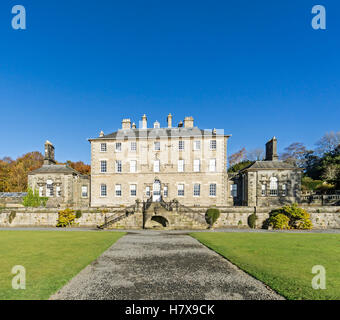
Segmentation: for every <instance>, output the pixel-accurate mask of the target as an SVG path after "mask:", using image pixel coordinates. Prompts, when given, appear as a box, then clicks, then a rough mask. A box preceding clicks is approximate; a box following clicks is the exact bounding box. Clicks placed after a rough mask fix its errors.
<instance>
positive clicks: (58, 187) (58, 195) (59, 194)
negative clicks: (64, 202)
mask: <svg viewBox="0 0 340 320" xmlns="http://www.w3.org/2000/svg"><path fill="white" fill-rule="evenodd" d="M55 193H56V196H57V197H58V198H60V197H61V188H60V186H57V187H55Z"/></svg>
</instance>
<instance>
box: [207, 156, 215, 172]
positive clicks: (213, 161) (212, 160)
mask: <svg viewBox="0 0 340 320" xmlns="http://www.w3.org/2000/svg"><path fill="white" fill-rule="evenodd" d="M209 171H210V172H215V171H216V159H210V161H209Z"/></svg>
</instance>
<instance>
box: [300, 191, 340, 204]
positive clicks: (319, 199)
mask: <svg viewBox="0 0 340 320" xmlns="http://www.w3.org/2000/svg"><path fill="white" fill-rule="evenodd" d="M301 203H308V204H321V205H334V206H336V205H340V194H326V195H320V194H311V195H303V196H301Z"/></svg>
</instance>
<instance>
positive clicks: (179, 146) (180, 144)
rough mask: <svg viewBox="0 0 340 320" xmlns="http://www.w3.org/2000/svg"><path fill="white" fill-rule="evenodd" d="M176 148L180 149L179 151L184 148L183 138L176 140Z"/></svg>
mask: <svg viewBox="0 0 340 320" xmlns="http://www.w3.org/2000/svg"><path fill="white" fill-rule="evenodd" d="M178 150H181V151H183V150H184V141H183V140H180V141H178Z"/></svg>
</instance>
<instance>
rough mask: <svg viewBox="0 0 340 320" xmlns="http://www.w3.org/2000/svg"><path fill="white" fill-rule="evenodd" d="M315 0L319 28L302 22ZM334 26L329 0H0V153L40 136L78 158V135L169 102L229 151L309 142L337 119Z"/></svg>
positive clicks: (32, 146) (61, 155)
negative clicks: (19, 16) (222, 136)
mask: <svg viewBox="0 0 340 320" xmlns="http://www.w3.org/2000/svg"><path fill="white" fill-rule="evenodd" d="M16 4H22V5H24V6H25V8H26V11H27V29H26V30H20V31H18V30H14V29H12V27H11V19H12V16H13V15H12V14H11V9H12V6H14V5H16ZM315 4H322V5H324V6H325V7H326V10H327V30H318V31H316V30H313V29H312V27H311V19H312V14H311V9H312V7H313V5H315ZM339 27H340V3H339V1H336V0H333V1H329V0H320V1H317V2H316V1H309V0H299V1H293V0H284V1H283V0H276V1H272V0H271V1H269V0H268V1H265V0H257V1H254V0H248V1H246V0H243V1H242V0H238V1H236V0H235V1H227V0H224V1H214V0H211V1H197V0H196V1H183V0H182V1H173V0H172V1H166V0H164V1H159V0H158V1H149V0H143V1H137V0H136V1H132V0H131V1H112V0H110V1H109V0H101V1H80V0H79V1H76V0H68V1H61V0H58V1H57V0H49V1H40V0H35V1H31V0H30V1H28V0H20V1H7V0H2V1H1V3H0V39H1V41H0V58H1V59H0V109H1V113H0V136H1V139H0V157H3V156H7V155H8V156H11V157H13V158H16V157H17V156H20V155H22V154H24V153H26V152H29V151H34V150H38V151H43V143H44V141H45V140H46V139H48V140H50V141H52V142H53V143H54V144H55V146H56V157H57V159H58V160H59V161H65V160H68V159H69V160H73V161H76V160H83V161H85V162H87V163H89V162H90V145H89V142H88V141H87V138H90V137H96V136H97V135H98V134H99V131H100V130H103V131H104V132H105V133H109V132H113V131H115V130H116V129H117V128H118V127H120V126H121V119H122V118H128V117H130V118H131V119H132V121H135V122H136V123H138V121H139V120H140V117H141V116H142V114H144V113H146V114H147V116H148V120H149V123H150V124H151V122H153V121H155V120H158V121H160V122H161V125H162V126H165V125H166V116H167V114H168V113H169V112H171V113H172V114H173V116H174V121H175V123H178V122H179V121H180V120H182V119H183V118H184V117H185V116H190V115H191V116H193V117H194V119H195V124H196V125H198V126H199V127H201V128H213V127H216V128H222V129H224V130H225V132H226V133H228V134H229V133H230V134H232V138H231V139H230V140H229V154H230V153H232V152H235V151H237V150H239V149H240V148H242V147H246V148H247V149H249V150H251V149H254V148H257V147H263V146H264V144H265V142H266V141H267V140H268V139H269V138H271V137H272V136H274V135H275V136H276V137H277V138H278V142H279V150H282V149H283V148H284V147H286V146H288V145H289V144H290V143H291V142H295V141H299V142H304V143H305V144H306V145H307V146H308V147H313V144H314V142H316V141H317V140H318V139H319V138H320V137H321V136H322V135H323V134H324V133H325V132H327V131H339V130H340V126H339V119H340V111H339V110H340V108H339V106H340V77H339V75H340V59H339V49H340V35H339V30H340V28H339Z"/></svg>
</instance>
